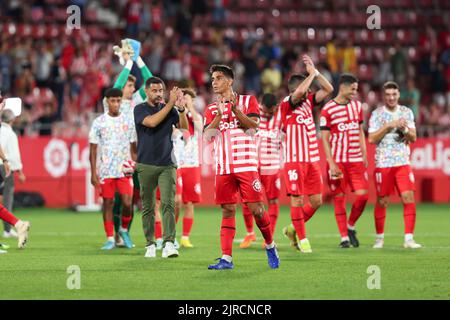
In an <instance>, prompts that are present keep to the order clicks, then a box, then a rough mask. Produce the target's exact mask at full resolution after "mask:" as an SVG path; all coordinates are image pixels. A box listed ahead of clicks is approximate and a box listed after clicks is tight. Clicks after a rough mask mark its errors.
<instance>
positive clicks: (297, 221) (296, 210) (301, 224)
mask: <svg viewBox="0 0 450 320" xmlns="http://www.w3.org/2000/svg"><path fill="white" fill-rule="evenodd" d="M291 219H292V224H293V225H294V228H295V231H296V232H297V236H298V238H299V240H303V239H305V238H306V230H305V219H304V217H303V210H302V208H301V207H291Z"/></svg>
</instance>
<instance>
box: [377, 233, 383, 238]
mask: <svg viewBox="0 0 450 320" xmlns="http://www.w3.org/2000/svg"><path fill="white" fill-rule="evenodd" d="M376 238H377V239H384V233H380V234H378V233H377V236H376Z"/></svg>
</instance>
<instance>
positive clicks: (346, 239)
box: [341, 237, 350, 242]
mask: <svg viewBox="0 0 450 320" xmlns="http://www.w3.org/2000/svg"><path fill="white" fill-rule="evenodd" d="M344 241H350V238H349V237H341V242H344Z"/></svg>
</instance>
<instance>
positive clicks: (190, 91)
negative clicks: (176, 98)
mask: <svg viewBox="0 0 450 320" xmlns="http://www.w3.org/2000/svg"><path fill="white" fill-rule="evenodd" d="M181 92H183V94H188V95H190V96H191V97H192V99H194V98H195V97H197V94H196V93H195V90H194V89H192V88H183V89H181Z"/></svg>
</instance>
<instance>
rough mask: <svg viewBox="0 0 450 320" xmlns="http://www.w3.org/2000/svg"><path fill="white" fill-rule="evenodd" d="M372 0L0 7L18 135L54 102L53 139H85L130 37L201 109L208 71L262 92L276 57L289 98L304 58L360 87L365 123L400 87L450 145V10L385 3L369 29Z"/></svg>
mask: <svg viewBox="0 0 450 320" xmlns="http://www.w3.org/2000/svg"><path fill="white" fill-rule="evenodd" d="M372 3H373V1H369V0H361V1H356V0H350V1H347V0H345V1H344V0H339V1H325V0H317V1H305V0H298V1H294V0H259V1H251V0H240V1H229V0H221V1H215V0H214V1H213V0H208V1H204V0H196V1H137V0H122V1H110V0H89V1H64V0H48V1H11V0H7V1H0V8H1V20H0V21H1V22H0V30H1V36H0V39H1V40H0V48H1V50H0V66H1V69H0V70H1V72H0V79H1V81H0V86H1V91H2V93H3V94H5V93H6V94H7V95H9V96H21V97H22V98H23V99H24V101H25V109H26V112H24V114H23V116H22V118H21V119H20V121H19V124H18V126H19V127H18V129H19V130H20V132H21V134H25V135H37V134H39V132H40V128H41V127H42V125H41V126H39V121H38V119H39V118H40V117H41V115H42V114H43V112H44V111H43V110H44V107H43V106H44V105H45V104H46V103H51V104H52V105H53V108H54V117H52V119H54V121H52V122H54V124H52V128H53V135H57V136H58V135H64V136H70V135H77V136H80V135H81V136H82V135H86V133H87V129H88V127H89V124H90V121H91V119H92V118H93V115H94V112H97V113H98V112H102V107H101V102H100V100H101V96H102V92H103V91H104V89H105V88H107V87H108V86H110V85H111V83H112V81H113V80H114V77H115V76H116V75H117V74H118V72H119V71H120V68H121V67H120V65H119V64H118V61H117V59H115V57H114V56H113V54H112V46H113V45H115V44H118V43H119V42H120V39H122V38H124V37H133V38H136V39H139V40H140V41H142V42H143V54H142V55H143V57H144V60H145V61H146V62H147V63H148V65H149V66H150V69H151V70H152V71H153V72H154V73H155V74H157V75H161V76H162V77H163V78H165V80H166V81H168V82H169V83H173V82H174V81H176V80H179V79H172V78H170V77H165V75H166V74H168V72H167V69H168V68H175V71H176V72H178V73H179V74H180V78H181V79H182V82H183V83H184V84H190V85H193V86H196V87H197V88H198V90H199V92H200V98H199V99H198V101H197V104H198V105H197V107H198V109H199V111H202V109H203V107H204V105H205V104H206V103H207V102H208V101H209V99H210V96H209V91H210V90H209V85H208V81H205V79H207V76H208V74H207V69H208V65H210V64H212V63H214V62H224V63H228V64H232V65H233V66H234V67H235V69H236V71H237V80H236V90H238V91H244V90H245V91H246V92H248V91H254V93H256V94H261V93H262V92H263V91H262V86H261V83H260V81H259V79H260V78H261V75H262V74H263V72H264V70H265V69H266V68H268V66H269V64H270V61H271V60H275V61H276V64H277V68H278V69H279V70H280V72H281V73H282V76H283V85H281V87H280V88H278V90H277V91H276V93H277V95H278V96H279V97H282V96H283V95H285V94H286V90H285V89H284V87H285V86H284V84H285V83H286V79H287V78H288V77H289V75H290V74H291V73H292V72H298V71H303V70H301V69H298V65H296V63H295V62H296V61H298V60H297V58H298V55H299V54H300V53H302V52H308V53H309V54H310V55H311V56H312V57H313V59H315V60H316V61H317V62H320V68H321V71H322V72H323V73H324V74H327V75H328V76H329V77H330V79H336V75H337V74H339V73H340V72H353V73H355V74H356V75H357V76H358V77H359V78H360V79H361V81H362V85H361V88H360V94H361V99H362V100H363V101H365V102H366V104H365V112H366V115H368V114H369V113H370V111H371V110H372V109H373V108H375V107H376V106H378V105H379V104H380V103H381V101H380V99H381V97H380V95H379V87H380V84H381V83H382V82H384V81H386V80H388V79H394V80H396V81H397V82H399V83H400V85H401V86H402V95H403V97H404V99H403V100H404V103H405V104H408V105H410V106H411V107H412V108H413V109H414V111H415V113H416V115H417V116H418V123H419V124H420V128H419V135H420V136H437V137H449V136H450V116H449V114H450V21H449V10H450V3H449V2H448V1H445V0H386V1H382V2H381V1H380V8H381V24H382V25H381V27H382V28H381V30H369V29H367V27H366V20H367V17H368V14H367V13H366V9H367V7H368V6H369V5H371V4H372ZM381 3H382V4H381ZM71 4H77V5H79V6H80V7H81V9H82V20H81V24H82V25H81V29H80V30H69V29H67V27H66V21H67V18H68V13H67V7H68V6H69V5H71ZM135 12H137V13H135ZM312 26H314V27H312ZM252 49H253V50H252ZM331 49H335V50H334V51H332V50H331ZM168 62H172V63H168ZM174 62H175V63H174ZM137 75H138V74H137ZM255 79H256V80H255ZM67 128H70V130H67Z"/></svg>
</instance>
